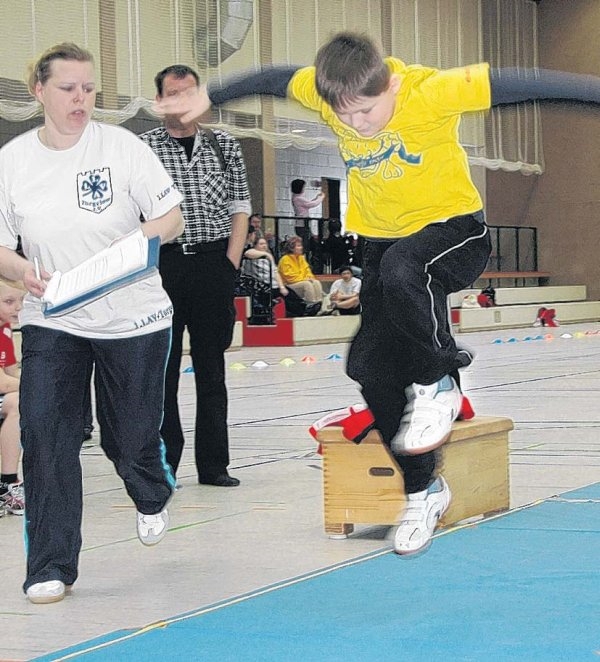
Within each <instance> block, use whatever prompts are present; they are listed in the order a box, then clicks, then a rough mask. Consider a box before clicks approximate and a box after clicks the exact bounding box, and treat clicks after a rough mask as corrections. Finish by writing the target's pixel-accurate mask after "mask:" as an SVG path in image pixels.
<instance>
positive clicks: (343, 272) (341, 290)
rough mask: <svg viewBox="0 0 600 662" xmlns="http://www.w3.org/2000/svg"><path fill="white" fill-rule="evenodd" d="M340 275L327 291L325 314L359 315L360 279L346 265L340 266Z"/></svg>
mask: <svg viewBox="0 0 600 662" xmlns="http://www.w3.org/2000/svg"><path fill="white" fill-rule="evenodd" d="M339 271H340V276H341V278H338V279H337V280H335V281H333V284H332V285H331V290H330V291H329V300H330V301H331V305H330V309H329V311H328V313H327V314H331V313H334V312H336V311H337V312H338V313H339V314H340V315H360V288H361V285H362V281H361V280H360V278H356V276H354V274H353V273H352V269H351V268H350V267H349V266H348V265H344V266H343V267H340V270H339Z"/></svg>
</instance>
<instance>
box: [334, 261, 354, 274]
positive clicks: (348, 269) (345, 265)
mask: <svg viewBox="0 0 600 662" xmlns="http://www.w3.org/2000/svg"><path fill="white" fill-rule="evenodd" d="M344 271H349V272H350V273H351V274H352V275H354V272H353V271H352V267H351V266H350V265H348V264H344V265H342V266H341V267H340V268H339V269H338V274H340V276H341V275H342V274H343V273H344Z"/></svg>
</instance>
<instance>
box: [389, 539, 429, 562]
mask: <svg viewBox="0 0 600 662" xmlns="http://www.w3.org/2000/svg"><path fill="white" fill-rule="evenodd" d="M431 543H432V539H431V538H429V540H428V541H427V542H426V543H425V544H424V545H423V547H419V549H415V550H414V551H412V552H399V551H398V550H397V549H395V548H394V553H395V554H397V555H398V556H400V557H402V558H403V559H415V558H417V557H418V556H421V554H425V552H427V551H428V550H429V548H430V547H431Z"/></svg>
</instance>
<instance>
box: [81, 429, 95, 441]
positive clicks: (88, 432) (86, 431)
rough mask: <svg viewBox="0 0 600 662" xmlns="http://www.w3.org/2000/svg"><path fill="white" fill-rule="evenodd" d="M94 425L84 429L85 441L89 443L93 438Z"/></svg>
mask: <svg viewBox="0 0 600 662" xmlns="http://www.w3.org/2000/svg"><path fill="white" fill-rule="evenodd" d="M93 430H94V426H93V425H85V426H84V428H83V441H89V440H90V439H91V438H92V432H93Z"/></svg>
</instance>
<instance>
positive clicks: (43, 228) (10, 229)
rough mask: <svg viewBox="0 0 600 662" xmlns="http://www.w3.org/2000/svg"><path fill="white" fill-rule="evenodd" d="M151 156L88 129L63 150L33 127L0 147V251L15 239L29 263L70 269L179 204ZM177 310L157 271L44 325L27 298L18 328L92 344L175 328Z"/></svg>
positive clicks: (113, 130) (37, 306)
mask: <svg viewBox="0 0 600 662" xmlns="http://www.w3.org/2000/svg"><path fill="white" fill-rule="evenodd" d="M181 199H182V196H181V194H180V193H179V192H178V191H177V190H176V189H175V187H174V185H173V181H172V179H171V177H170V176H169V175H168V174H167V172H166V170H165V169H164V167H163V165H162V164H161V162H160V161H159V159H158V157H157V156H156V155H155V154H154V152H153V151H152V150H151V149H150V148H149V147H148V146H147V145H145V144H144V143H143V142H142V141H141V140H140V139H139V138H138V137H137V136H136V135H135V134H133V133H131V132H130V131H128V130H127V129H124V128H121V127H118V126H112V125H107V124H99V123H97V122H90V124H89V125H88V126H87V127H86V129H85V131H84V132H83V134H82V136H81V138H80V140H79V141H78V143H77V144H76V145H75V146H73V147H71V148H70V149H65V150H52V149H49V148H47V147H46V146H44V145H43V144H42V143H41V141H40V140H39V137H38V130H37V129H34V130H32V131H29V132H27V133H25V134H23V135H21V136H18V137H17V138H15V139H14V140H12V141H10V142H9V143H8V144H7V145H5V146H4V147H3V148H2V149H1V150H0V246H6V247H8V248H10V249H14V248H16V246H17V235H20V236H21V239H22V244H23V251H24V253H25V255H26V256H27V257H28V259H30V260H32V259H33V258H34V257H38V259H39V261H40V264H41V266H42V267H43V268H44V269H45V270H46V271H48V272H49V273H52V272H53V271H55V270H59V271H61V272H65V271H68V270H69V269H71V268H72V267H74V266H76V265H77V264H79V263H81V262H83V260H85V259H87V258H89V257H90V256H92V255H94V254H95V253H97V252H98V251H100V250H102V249H103V248H106V247H107V246H108V245H109V244H110V243H111V242H112V241H114V240H115V239H117V238H118V237H122V236H123V235H125V234H127V233H129V232H131V231H133V230H139V229H140V227H141V225H140V214H141V215H142V216H143V217H144V219H146V220H151V219H154V218H158V217H160V216H163V215H164V214H166V213H167V212H168V211H170V210H171V209H172V208H173V207H175V206H176V205H178V204H179V202H180V201H181ZM172 314H173V310H172V304H171V301H170V299H169V297H168V296H167V294H166V292H165V291H164V289H163V288H162V284H161V279H160V276H159V275H158V274H155V275H152V276H150V277H149V278H146V279H144V280H141V281H138V282H135V283H131V284H130V285H127V286H125V287H122V288H120V289H118V290H115V291H114V292H111V293H110V294H108V295H106V296H104V297H102V298H101V299H98V300H96V301H94V302H92V303H90V304H88V305H86V306H83V307H81V308H78V309H77V310H74V311H72V312H69V313H67V314H65V315H62V316H57V317H49V318H44V315H43V313H42V310H41V302H40V300H39V299H37V298H36V297H34V296H32V295H31V294H28V295H27V296H26V297H25V301H24V306H23V310H22V311H21V314H20V323H21V326H24V325H26V324H35V325H37V326H44V327H47V328H52V329H57V330H59V331H66V332H68V333H72V334H74V335H78V336H85V337H88V338H128V337H131V336H136V335H142V334H145V333H151V332H154V331H158V330H160V329H163V328H166V327H168V326H169V325H170V324H171V317H172Z"/></svg>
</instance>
